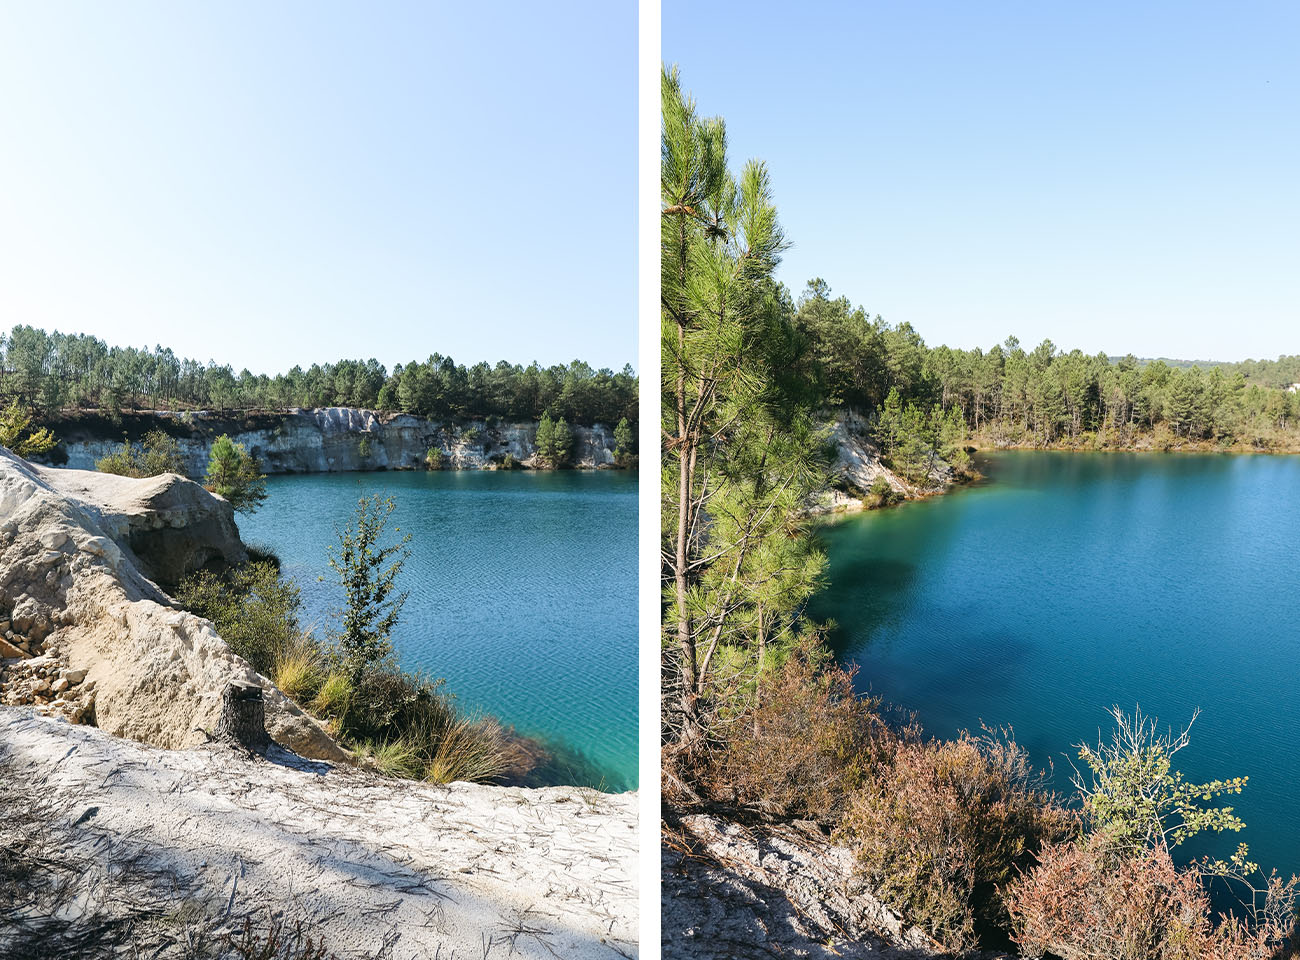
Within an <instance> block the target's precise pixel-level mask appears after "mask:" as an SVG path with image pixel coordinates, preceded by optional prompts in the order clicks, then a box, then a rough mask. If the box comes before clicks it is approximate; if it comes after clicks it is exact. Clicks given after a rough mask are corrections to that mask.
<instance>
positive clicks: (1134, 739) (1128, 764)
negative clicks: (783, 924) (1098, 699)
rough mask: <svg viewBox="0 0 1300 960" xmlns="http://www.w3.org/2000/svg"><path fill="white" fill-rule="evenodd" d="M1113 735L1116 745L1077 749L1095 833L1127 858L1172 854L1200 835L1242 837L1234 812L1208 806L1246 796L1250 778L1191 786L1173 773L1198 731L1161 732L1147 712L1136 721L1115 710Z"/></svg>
mask: <svg viewBox="0 0 1300 960" xmlns="http://www.w3.org/2000/svg"><path fill="white" fill-rule="evenodd" d="M1110 715H1111V718H1112V719H1113V720H1114V721H1115V728H1114V730H1113V731H1112V733H1111V737H1110V741H1109V742H1103V741H1099V742H1098V743H1097V745H1096V746H1095V747H1093V746H1089V745H1087V744H1080V745H1079V748H1078V749H1079V758H1080V759H1081V760H1082V761H1083V763H1084V767H1085V768H1086V770H1087V771H1088V777H1087V779H1085V778H1084V775H1083V774H1082V773H1078V774H1076V776H1075V777H1074V779H1073V783H1074V787H1075V789H1076V790H1078V791H1079V794H1080V796H1081V797H1082V798H1083V805H1084V813H1085V815H1086V817H1087V820H1088V826H1089V829H1090V830H1091V831H1092V832H1094V833H1097V834H1099V835H1102V836H1104V837H1105V838H1106V841H1107V842H1108V843H1110V844H1113V845H1115V846H1117V847H1120V848H1121V849H1123V850H1124V851H1126V852H1128V853H1138V852H1140V851H1142V850H1146V849H1151V848H1154V847H1167V848H1173V847H1176V846H1178V845H1179V844H1180V843H1182V842H1183V841H1184V840H1187V839H1189V838H1190V837H1193V836H1195V835H1196V834H1198V833H1201V832H1202V831H1207V830H1208V831H1212V832H1216V833H1218V832H1222V831H1224V830H1231V831H1239V830H1241V829H1242V827H1244V826H1245V824H1244V823H1242V822H1241V820H1240V819H1239V818H1238V817H1236V816H1234V815H1233V812H1232V807H1223V806H1212V805H1209V804H1210V802H1211V801H1213V800H1214V799H1216V798H1218V797H1221V796H1225V795H1232V794H1238V793H1241V791H1242V788H1243V787H1245V786H1246V782H1247V778H1246V777H1234V778H1232V779H1230V780H1211V781H1208V782H1206V783H1188V782H1187V781H1185V780H1184V779H1183V776H1182V774H1181V773H1179V772H1178V771H1177V770H1175V769H1174V757H1175V756H1176V755H1177V754H1178V752H1179V751H1181V750H1183V749H1184V748H1186V747H1187V745H1188V744H1189V743H1190V742H1191V730H1192V725H1193V724H1194V723H1195V722H1196V717H1197V715H1198V714H1193V715H1192V720H1191V722H1189V723H1188V724H1187V726H1186V727H1184V728H1183V730H1182V732H1181V733H1178V734H1175V733H1174V732H1173V731H1172V730H1166V731H1165V732H1163V733H1162V732H1160V730H1159V728H1158V726H1157V722H1156V720H1155V718H1154V717H1147V716H1144V715H1143V714H1142V711H1141V710H1135V711H1134V712H1133V714H1132V716H1130V715H1129V714H1126V713H1125V712H1124V711H1122V710H1121V709H1120V708H1119V707H1111V708H1110Z"/></svg>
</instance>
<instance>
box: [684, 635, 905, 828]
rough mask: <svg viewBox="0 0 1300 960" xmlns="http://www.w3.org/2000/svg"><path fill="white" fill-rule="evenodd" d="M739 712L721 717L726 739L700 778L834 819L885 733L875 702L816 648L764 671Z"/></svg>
mask: <svg viewBox="0 0 1300 960" xmlns="http://www.w3.org/2000/svg"><path fill="white" fill-rule="evenodd" d="M761 680H762V682H761V683H760V684H759V686H758V688H757V690H756V691H755V692H754V693H753V694H752V695H751V696H750V697H748V698H747V699H748V706H747V709H745V710H744V712H742V713H739V714H738V715H736V716H735V717H734V718H732V719H730V720H727V721H724V722H722V723H719V724H718V725H717V726H718V729H720V730H721V732H722V733H723V736H724V738H725V739H723V740H722V741H721V742H720V743H718V744H717V745H716V747H715V749H714V750H712V751H710V753H709V756H708V757H707V759H706V760H705V761H704V764H703V769H702V770H701V771H700V777H699V780H700V782H701V783H702V784H704V786H705V787H706V790H707V792H708V794H709V795H710V796H711V797H712V798H713V799H714V800H717V801H720V802H724V803H733V804H737V805H740V806H746V807H752V808H755V809H760V810H764V811H767V812H771V813H775V814H779V815H781V816H786V817H794V818H800V819H805V820H816V821H819V822H822V823H834V822H835V821H837V820H838V819H839V817H840V816H841V814H842V813H843V811H844V810H845V808H846V807H847V802H848V798H849V796H850V795H851V794H852V793H853V791H854V790H856V789H857V788H858V787H859V786H860V785H861V784H862V783H863V782H864V781H865V780H866V778H867V777H868V775H869V774H870V771H871V768H872V767H873V765H874V764H875V762H876V761H877V760H878V759H879V757H880V755H881V753H882V749H883V747H882V743H884V742H885V741H886V740H887V739H888V734H887V733H886V731H885V726H884V724H883V723H882V721H881V719H880V716H879V714H878V713H877V712H876V708H877V703H876V701H874V700H871V699H865V698H862V697H859V696H858V695H857V694H856V693H855V692H854V689H853V673H852V671H850V670H846V669H844V668H842V667H840V666H838V665H837V664H835V663H833V662H831V661H830V660H829V659H828V658H827V656H826V654H825V653H824V652H822V651H821V650H820V648H818V647H816V646H812V645H808V646H801V647H799V648H796V649H795V650H794V651H793V652H792V653H791V654H790V656H789V657H788V658H787V659H786V661H785V662H784V663H783V664H782V665H781V666H780V667H778V668H776V669H775V670H773V671H771V672H770V673H768V674H765V675H764V676H763V677H762V678H761Z"/></svg>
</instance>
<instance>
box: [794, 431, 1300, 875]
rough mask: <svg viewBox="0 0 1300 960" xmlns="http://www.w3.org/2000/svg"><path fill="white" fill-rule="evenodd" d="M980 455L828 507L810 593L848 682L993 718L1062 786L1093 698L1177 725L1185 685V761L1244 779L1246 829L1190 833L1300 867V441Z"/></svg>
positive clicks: (959, 721)
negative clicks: (818, 588)
mask: <svg viewBox="0 0 1300 960" xmlns="http://www.w3.org/2000/svg"><path fill="white" fill-rule="evenodd" d="M979 466H980V467H981V469H982V470H983V472H984V473H985V474H986V475H987V477H988V481H987V482H984V483H981V484H978V485H976V486H974V487H971V488H969V489H964V490H959V491H956V492H954V493H952V494H949V495H946V496H942V497H936V498H933V499H931V500H927V501H923V502H917V503H909V504H905V505H903V506H902V507H900V508H897V509H892V510H883V511H875V512H872V513H868V514H864V515H861V516H856V517H852V518H850V519H847V520H845V521H844V522H842V523H838V524H835V525H832V526H829V527H827V528H826V530H825V532H824V538H825V541H826V544H827V548H828V551H829V559H830V567H829V580H830V585H829V587H828V589H826V590H825V591H823V592H822V593H821V594H820V595H819V596H818V597H817V598H816V599H815V602H814V603H813V604H812V605H811V610H810V612H811V614H812V616H814V617H816V618H821V619H825V618H833V619H834V620H835V621H837V623H838V625H839V626H838V629H837V630H836V631H835V632H834V633H833V637H832V641H833V644H834V645H835V647H836V650H837V652H839V653H840V654H841V656H842V658H843V659H845V660H847V661H853V662H856V663H857V664H859V666H860V667H861V672H860V674H859V686H860V688H861V689H862V690H864V691H865V690H870V691H871V692H872V693H875V694H878V695H882V696H883V697H884V698H885V699H886V700H888V701H890V702H893V703H896V704H898V705H900V706H902V707H905V708H910V709H914V710H916V711H918V714H919V719H920V720H921V722H922V723H923V724H924V726H925V727H926V729H927V731H928V732H930V733H933V734H935V735H939V736H951V735H953V734H955V733H957V732H958V731H959V730H961V729H963V728H965V729H971V730H978V727H979V724H980V722H981V721H983V722H985V723H988V724H991V725H1003V724H1010V725H1012V726H1013V727H1014V729H1015V734H1016V738H1017V740H1019V741H1020V742H1021V743H1022V744H1024V745H1025V746H1027V747H1028V748H1029V750H1030V751H1031V754H1032V755H1033V757H1034V759H1035V760H1036V761H1037V762H1038V763H1039V764H1040V765H1044V766H1045V765H1046V764H1047V763H1048V762H1049V761H1054V762H1055V764H1056V769H1057V774H1056V784H1057V785H1058V787H1060V788H1066V787H1068V774H1069V773H1070V767H1069V762H1068V761H1069V760H1070V759H1073V758H1074V757H1075V753H1076V752H1075V751H1074V750H1072V749H1071V745H1072V744H1076V743H1078V742H1080V741H1082V740H1091V741H1094V742H1095V740H1096V739H1097V735H1098V730H1099V728H1105V729H1107V730H1109V726H1108V719H1109V718H1108V717H1107V716H1106V714H1105V710H1106V708H1108V707H1109V706H1110V705H1111V704H1119V705H1120V706H1123V707H1126V708H1128V709H1130V710H1131V709H1132V708H1133V706H1134V704H1140V705H1141V707H1142V709H1143V710H1144V712H1147V713H1149V714H1154V715H1156V716H1158V717H1159V718H1160V720H1161V721H1162V723H1163V722H1166V721H1167V722H1169V723H1173V724H1176V725H1181V724H1184V723H1186V721H1187V720H1188V719H1189V718H1190V717H1191V715H1192V712H1193V711H1194V710H1195V709H1196V708H1198V707H1199V708H1200V709H1201V711H1202V712H1201V716H1200V719H1199V720H1198V721H1197V722H1196V725H1195V726H1194V727H1193V732H1192V743H1191V746H1190V747H1188V748H1187V750H1185V751H1183V752H1182V753H1180V754H1179V755H1178V760H1179V766H1180V767H1181V769H1183V771H1184V772H1185V773H1187V774H1188V775H1189V776H1190V777H1193V778H1198V779H1210V778H1214V777H1232V776H1249V777H1250V783H1249V785H1248V787H1247V788H1246V791H1245V792H1244V793H1243V794H1242V795H1241V796H1239V797H1235V798H1233V799H1234V800H1235V801H1236V803H1235V806H1236V808H1237V812H1238V813H1239V814H1240V815H1241V816H1242V817H1243V818H1244V819H1245V821H1246V824H1247V829H1246V830H1245V831H1244V832H1243V833H1241V834H1228V835H1226V839H1221V840H1220V841H1218V842H1216V843H1212V844H1209V845H1201V846H1198V847H1196V848H1195V849H1193V850H1192V851H1191V852H1193V853H1196V854H1199V853H1203V852H1214V853H1216V854H1227V853H1230V852H1231V851H1232V849H1234V848H1235V845H1236V843H1238V842H1241V841H1244V842H1247V843H1249V844H1250V846H1251V853H1252V856H1253V858H1254V859H1257V860H1258V861H1259V862H1260V863H1261V865H1262V866H1264V867H1265V869H1266V870H1267V869H1268V868H1270V867H1277V868H1278V870H1279V872H1281V873H1283V874H1288V875H1289V874H1290V873H1292V872H1300V818H1298V817H1297V814H1298V813H1300V805H1298V803H1297V797H1300V753H1298V751H1297V747H1298V746H1300V589H1298V587H1300V457H1270V456H1227V455H1184V454H1169V455H1161V454H1082V453H1030V452H1006V453H998V454H994V455H991V456H989V457H988V458H987V459H985V460H984V461H983V462H982V463H980V464H979ZM1062 770H1063V771H1064V773H1062Z"/></svg>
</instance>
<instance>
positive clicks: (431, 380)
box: [0, 325, 637, 424]
mask: <svg viewBox="0 0 1300 960" xmlns="http://www.w3.org/2000/svg"><path fill="white" fill-rule="evenodd" d="M0 351H2V352H0V395H7V396H8V397H10V398H13V399H16V400H18V401H19V402H20V403H22V404H23V405H24V406H25V407H27V408H28V409H31V410H33V411H36V412H37V413H38V415H40V416H42V417H44V418H47V419H49V418H54V417H57V416H58V415H59V414H61V413H63V412H66V411H77V410H87V409H93V410H103V411H107V412H110V413H118V412H120V411H123V410H141V409H148V410H196V409H203V410H214V411H216V412H218V413H221V414H226V413H232V412H246V411H253V410H287V409H289V408H291V407H304V408H312V407H329V406H346V407H362V408H366V409H372V410H380V411H384V412H393V413H399V412H400V413H410V414H416V415H419V416H426V417H434V418H440V417H489V416H495V417H501V418H504V419H511V420H539V419H541V416H542V414H543V413H547V412H549V413H550V414H551V416H552V417H554V418H556V419H558V418H561V417H563V418H565V419H567V420H568V421H569V422H570V423H584V424H590V423H598V422H599V423H617V422H618V421H619V420H621V419H623V418H627V419H628V420H629V421H631V422H633V423H635V422H636V419H637V377H636V374H635V373H634V372H633V371H632V368H631V367H630V366H624V368H623V369H622V370H621V371H619V372H617V373H615V372H614V371H612V370H609V369H604V368H602V369H600V370H594V369H592V367H591V366H590V365H588V364H586V363H583V362H582V361H580V360H574V361H573V362H572V363H569V364H567V365H555V366H550V367H542V366H540V365H538V364H537V363H533V364H530V365H529V366H526V367H525V366H522V365H520V364H512V363H507V362H506V361H500V362H498V363H496V364H495V365H492V364H488V363H476V364H474V365H473V366H468V367H467V366H465V365H463V364H458V363H456V362H455V361H454V360H453V359H452V358H451V357H444V356H442V355H440V354H437V353H435V354H433V355H432V356H430V357H429V358H428V359H427V360H424V361H412V362H410V363H406V364H398V365H397V366H395V367H393V369H392V370H391V371H388V370H387V369H385V367H384V365H383V364H381V363H379V362H378V361H377V360H373V359H371V360H340V361H339V362H337V363H326V364H312V365H311V366H310V367H309V368H306V369H303V368H302V367H301V366H295V367H294V368H293V369H291V370H289V371H288V372H286V373H278V374H276V375H275V376H268V375H266V374H254V373H252V372H250V371H249V370H247V369H243V370H240V371H239V372H238V373H236V372H235V370H234V369H233V368H232V367H231V366H230V365H229V364H225V365H219V364H216V363H212V362H208V363H202V362H200V361H197V360H193V359H190V358H184V357H178V356H176V354H175V353H174V352H173V351H172V350H171V349H170V348H168V347H162V346H155V347H154V348H153V349H149V348H143V349H139V348H135V347H110V346H109V345H108V344H106V343H105V342H104V341H103V340H100V339H98V338H97V337H93V336H90V335H87V334H64V333H59V332H58V331H55V332H54V333H46V332H45V331H44V330H40V329H37V328H35V327H31V326H26V325H19V326H15V327H14V328H13V329H12V330H11V331H10V332H9V334H8V335H7V336H5V335H3V334H0Z"/></svg>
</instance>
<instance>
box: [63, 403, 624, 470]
mask: <svg viewBox="0 0 1300 960" xmlns="http://www.w3.org/2000/svg"><path fill="white" fill-rule="evenodd" d="M150 427H161V428H162V429H164V430H165V431H166V432H167V433H168V434H170V435H171V436H173V437H174V438H175V439H176V441H177V443H178V444H179V446H180V449H181V455H182V456H183V457H184V458H185V467H186V473H187V474H188V475H189V476H191V477H201V476H202V475H203V473H204V471H205V470H206V469H207V465H208V452H209V450H210V448H211V446H212V441H213V440H215V439H216V438H217V437H218V436H220V435H221V434H223V433H228V434H229V435H230V436H231V438H232V439H234V440H235V442H237V443H242V444H243V445H244V447H245V448H246V449H247V450H248V451H249V452H251V453H252V454H253V455H254V456H256V457H257V458H258V460H259V461H261V464H262V469H263V471H264V472H266V473H334V472H347V471H356V470H412V469H417V468H421V467H423V465H424V460H425V455H426V454H427V452H428V451H429V450H430V449H438V450H440V451H442V455H443V458H444V462H445V465H446V466H447V467H449V468H452V469H459V470H486V469H493V468H494V467H497V466H499V465H500V464H501V463H502V462H503V461H504V460H505V457H506V455H507V454H509V455H510V456H511V457H513V458H514V459H515V460H516V461H517V462H518V463H520V464H521V465H523V466H535V465H536V454H537V443H536V441H537V424H536V423H532V422H528V423H501V422H498V421H491V422H489V421H487V420H430V419H427V418H425V417H415V416H410V415H408V414H381V413H377V412H375V411H373V410H360V409H356V408H353V407H321V408H319V409H315V410H296V411H293V412H290V413H279V414H255V415H249V416H244V417H228V416H227V417H223V416H218V415H215V414H207V413H198V414H191V415H186V416H181V415H178V414H173V413H170V412H162V413H158V414H153V415H139V414H136V415H131V416H129V417H125V418H124V419H123V422H122V423H121V424H115V423H113V422H112V421H110V420H108V419H107V418H104V417H99V416H83V417H78V418H76V419H68V420H64V421H60V422H57V423H54V424H52V428H53V430H54V432H55V434H56V435H57V436H59V437H60V438H61V443H60V445H59V447H58V448H56V450H55V452H54V453H53V454H52V455H51V458H50V459H51V462H53V463H57V464H59V465H61V466H68V467H73V468H75V469H78V470H93V469H95V462H96V461H97V460H99V459H101V458H103V457H105V456H107V455H108V454H110V453H112V452H114V451H115V450H117V449H118V448H119V447H120V445H121V443H122V439H123V434H124V433H125V434H126V435H127V436H128V437H131V438H132V439H138V438H139V436H140V435H142V434H143V433H144V432H145V431H146V430H147V429H149V428H150ZM571 429H572V431H573V439H574V446H573V457H572V465H573V466H575V467H579V468H586V469H593V468H598V467H610V466H613V465H614V449H615V446H616V444H615V442H614V430H613V428H612V427H608V426H605V425H604V424H594V425H592V426H589V427H584V426H573V427H571Z"/></svg>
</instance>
